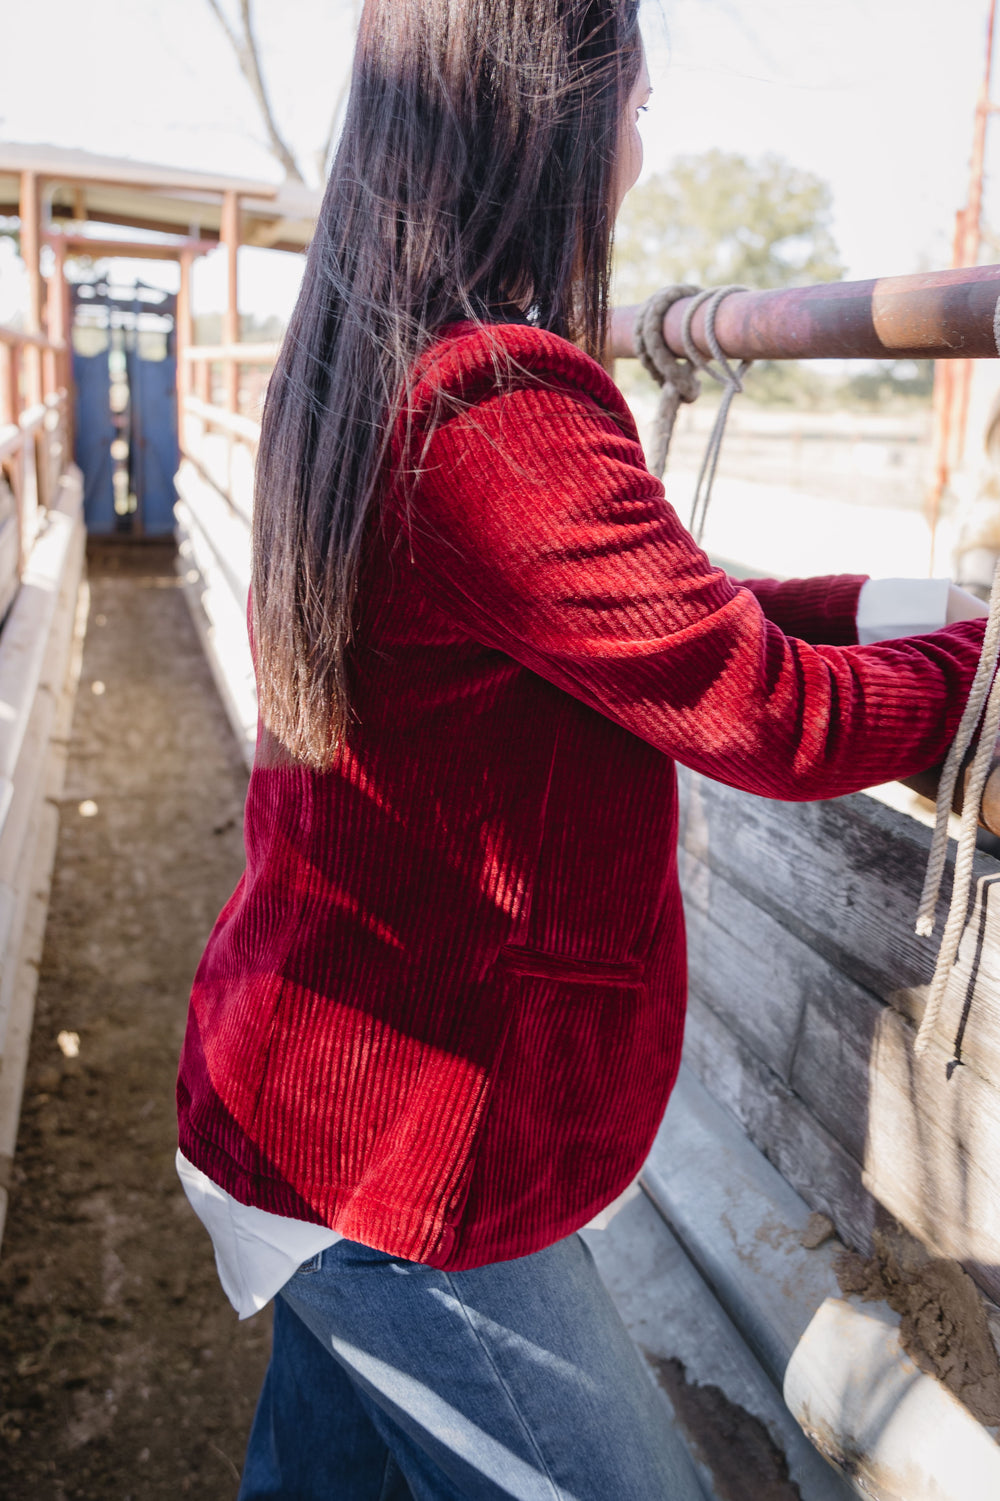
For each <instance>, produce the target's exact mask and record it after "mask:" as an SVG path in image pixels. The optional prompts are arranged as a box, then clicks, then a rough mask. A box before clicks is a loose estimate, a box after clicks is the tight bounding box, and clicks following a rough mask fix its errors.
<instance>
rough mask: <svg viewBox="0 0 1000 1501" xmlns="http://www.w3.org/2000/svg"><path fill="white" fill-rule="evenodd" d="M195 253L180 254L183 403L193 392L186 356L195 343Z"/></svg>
mask: <svg viewBox="0 0 1000 1501" xmlns="http://www.w3.org/2000/svg"><path fill="white" fill-rule="evenodd" d="M193 265H194V251H193V250H188V249H184V250H182V251H181V253H180V268H181V284H180V288H179V290H178V293H177V395H178V398H179V400H180V401H181V402H182V403H183V400H184V397H185V396H187V395H188V393H189V392H190V390H191V366H190V364H189V362H188V361H187V360H186V359H185V354H186V353H187V351H188V350H189V349H190V348H191V346H192V344H193V343H194V316H193V314H192V311H191V268H192V266H193Z"/></svg>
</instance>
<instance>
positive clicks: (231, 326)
mask: <svg viewBox="0 0 1000 1501" xmlns="http://www.w3.org/2000/svg"><path fill="white" fill-rule="evenodd" d="M220 238H221V240H222V243H223V244H224V245H225V247H226V269H227V274H228V279H227V292H228V295H227V299H226V313H225V317H224V319H223V324H222V334H223V342H224V343H226V344H238V343H239V341H240V301H239V280H238V266H237V263H238V257H239V248H240V200H239V195H238V194H236V193H234V192H227V193H225V194H224V195H223V199H222V225H221V231H220ZM239 399H240V372H239V366H238V365H237V364H236V361H235V360H230V361H229V362H228V363H227V365H226V406H227V408H228V409H229V411H230V412H236V411H238V410H239Z"/></svg>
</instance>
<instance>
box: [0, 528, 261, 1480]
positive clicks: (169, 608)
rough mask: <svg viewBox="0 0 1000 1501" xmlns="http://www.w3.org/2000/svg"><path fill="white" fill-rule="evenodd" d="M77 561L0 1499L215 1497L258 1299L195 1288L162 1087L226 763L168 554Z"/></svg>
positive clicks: (213, 871)
mask: <svg viewBox="0 0 1000 1501" xmlns="http://www.w3.org/2000/svg"><path fill="white" fill-rule="evenodd" d="M89 575H90V588H91V604H90V618H89V626H88V632H87V640H86V645H85V651H84V659H83V674H82V677H81V681H80V692H79V697H78V699H77V707H76V714H75V718H74V723H73V737H72V746H71V753H70V761H69V771H68V778H67V785H66V790H65V796H64V799H63V802H62V805H61V810H60V814H61V818H60V835H59V849H58V855H57V862H56V877H55V884H54V889H53V899H52V906H51V909H50V912H49V920H48V928H47V932H46V938H45V954H44V958H43V961H42V970H41V976H40V984H39V993H38V1005H37V1012H36V1021H35V1033H34V1039H33V1044H32V1051H31V1057H30V1061H29V1066H28V1077H27V1084H26V1091H25V1108H24V1114H23V1117H22V1121H21V1132H20V1138H19V1142H18V1149H17V1156H16V1159H15V1168H14V1179H15V1182H14V1190H13V1194H12V1202H11V1207H10V1212H9V1216H8V1221H7V1230H6V1235H5V1238H4V1244H3V1247H2V1252H0V1319H2V1323H0V1414H2V1415H0V1494H2V1495H3V1496H4V1497H5V1498H6V1501H70V1498H72V1501H77V1498H79V1501H84V1498H93V1501H140V1498H147V1497H148V1498H161V1497H162V1498H164V1501H166V1498H171V1501H174V1498H176V1497H178V1496H191V1497H200V1498H205V1501H221V1498H226V1497H231V1496H233V1495H234V1494H235V1491H236V1479H237V1473H238V1466H239V1464H240V1462H241V1458H242V1453H243V1446H244V1443H245V1439H246V1433H247V1429H248V1427H249V1423H250V1419H251V1416H252V1412H253V1403H254V1400H255V1397H256V1392H257V1388H258V1386H259V1383H260V1378H261V1375H262V1372H263V1368H264V1365H265V1363H266V1358H267V1345H268V1339H269V1315H266V1314H265V1315H261V1316H259V1317H257V1318H256V1319H252V1320H250V1321H249V1322H247V1323H244V1324H238V1323H237V1321H236V1318H235V1315H234V1314H233V1313H232V1312H231V1310H230V1308H229V1305H228V1304H227V1302H226V1301H225V1298H224V1297H223V1295H222V1293H221V1292H220V1290H219V1288H218V1284H217V1282H216V1279H215V1271H214V1266H213V1263H212V1257H211V1251H210V1247H209V1243H208V1240H207V1237H206V1236H205V1234H204V1232H203V1231H202V1229H201V1227H200V1225H199V1224H198V1222H197V1221H196V1220H195V1219H194V1216H193V1215H192V1214H191V1213H190V1211H189V1209H188V1207H187V1204H186V1201H185V1200H184V1197H183V1194H182V1193H181V1190H180V1188H179V1186H178V1183H177V1180H176V1178H175V1175H174V1169H173V1155H174V1148H175V1131H174V1113H173V1083H174V1072H175V1067H176V1059H177V1053H178V1049H179V1045H180V1040H181V1035H182V1029H183V1024H184V1014H185V1008H186V1002H187V991H188V987H189V984H190V980H191V975H192V973H193V970H194V967H195V964H196V963H197V960H198V956H199V954H200V951H201V947H202V944H203V943H204V940H205V937H206V935H207V933H208V931H209V928H210V926H211V924H212V921H213V920H214V918H215V915H216V913H217V911H218V909H219V907H220V906H221V905H222V902H223V901H224V900H225V898H226V896H227V895H228V894H229V892H230V890H231V889H232V887H233V885H234V883H235V881H236V879H237V877H238V875H239V871H240V869H241V867H242V842H241V814H242V804H243V795H244V791H245V786H246V776H245V773H244V770H243V766H242V762H241V760H240V756H239V752H238V750H237V748H236V745H235V742H234V740H233V737H232V735H231V734H230V732H229V728H228V725H227V722H226V720H225V717H224V714H223V711H222V708H221V705H220V703H219V700H218V698H217V696H216V694H215V690H214V688H213V685H212V681H211V678H210V675H209V671H208V667H207V665H206V662H205V658H204V656H203V654H202V652H201V649H200V646H199V643H198V640H197V637H196V635H195V632H194V629H193V627H192V624H191V621H190V618H189V616H188V613H187V608H186V605H185V602H184V598H183V596H182V594H181V592H180V590H179V589H178V587H177V584H176V576H175V573H174V567H173V559H172V550H171V549H170V548H168V547H151V546H145V547H141V548H139V547H132V548H128V547H125V548H122V547H118V548H115V547H112V546H104V547H96V548H92V550H91V555H90V563H89ZM95 805H96V806H95ZM60 1033H71V1034H72V1033H76V1034H78V1036H79V1056H78V1057H76V1058H67V1057H66V1056H65V1055H64V1052H63V1051H62V1050H61V1049H60V1047H59V1045H58V1043H57V1038H58V1036H59V1034H60ZM63 1042H64V1045H68V1047H69V1050H70V1051H72V1046H73V1045H72V1042H71V1041H70V1042H69V1043H68V1044H67V1039H66V1038H64V1039H63Z"/></svg>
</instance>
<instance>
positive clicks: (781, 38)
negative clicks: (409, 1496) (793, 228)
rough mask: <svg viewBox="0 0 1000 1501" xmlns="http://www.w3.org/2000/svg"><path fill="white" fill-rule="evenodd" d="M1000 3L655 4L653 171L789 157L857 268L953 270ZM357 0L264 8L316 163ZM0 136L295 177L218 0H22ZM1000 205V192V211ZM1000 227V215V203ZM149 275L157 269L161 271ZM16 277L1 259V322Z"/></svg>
mask: <svg viewBox="0 0 1000 1501" xmlns="http://www.w3.org/2000/svg"><path fill="white" fill-rule="evenodd" d="M224 3H227V4H229V5H230V6H231V7H232V9H233V10H235V6H234V5H233V0H224ZM988 3H989V0H948V3H947V4H942V3H941V0H837V3H835V4H834V3H831V0H646V7H645V8H646V31H647V35H648V38H649V42H650V53H651V59H650V60H651V70H652V74H653V82H654V86H655V95H654V99H653V102H652V109H651V111H650V113H649V115H647V116H646V119H645V124H644V135H645V140H646V151H647V170H655V169H657V168H660V167H663V166H665V165H666V164H667V163H668V162H669V160H670V158H671V157H672V156H673V155H675V154H678V153H683V152H692V151H703V150H706V149H708V148H709V147H711V146H719V147H722V148H724V149H726V150H736V151H742V152H745V153H746V154H748V155H757V154H759V153H762V152H765V151H774V152H778V153H780V154H782V155H783V156H785V157H787V158H788V159H789V160H790V161H792V162H793V163H795V164H796V165H797V166H800V167H805V168H809V169H811V170H813V171H815V172H818V173H819V174H820V175H821V176H823V177H824V178H825V179H826V180H827V181H828V182H829V183H830V185H831V187H832V189H833V195H834V212H835V221H834V232H835V235H836V239H837V242H838V245H839V247H840V252H841V255H842V258H843V259H844V261H845V262H846V264H847V266H848V275H849V276H852V277H867V276H874V275H880V274H901V273H904V272H908V271H913V270H916V269H920V268H922V267H925V266H931V265H945V264H947V262H948V259H949V250H950V243H951V234H952V228H953V223H954V213H955V210H956V208H958V207H959V205H960V204H961V202H962V201H963V199H964V196H965V191H966V180H967V173H968V158H969V151H970V145H971V137H972V116H973V108H974V104H975V98H976V92H977V89H978V87H979V81H980V77H981V74H982V69H983V63H984V58H983V52H984V43H985V26H986V16H987V11H988ZM352 9H353V7H352V4H351V3H350V0H257V3H256V10H255V14H256V17H257V26H258V32H259V36H260V40H261V44H262V49H263V51H264V53H265V55H266V65H267V72H268V82H269V85H270V89H271V93H272V98H273V102H274V106H275V111H276V113H277V115H278V117H279V120H280V122H281V124H282V126H283V128H284V129H285V131H286V133H287V135H288V137H289V138H290V139H291V141H292V142H293V144H294V146H295V147H296V148H297V150H299V151H300V152H301V154H302V155H303V156H308V155H309V154H310V153H311V152H314V151H315V149H316V148H317V146H318V145H319V143H320V142H321V141H322V139H323V136H324V134H325V131H326V125H327V119H328V116H329V113H330V109H331V106H332V103H333V101H334V99H335V98H336V96H337V93H338V90H339V88H340V85H341V83H342V81H343V78H344V75H345V72H346V69H347V66H348V62H349V56H350V51H351V32H352V19H351V14H352ZM995 92H996V93H997V95H998V96H1000V79H998V81H997V85H996V89H995ZM998 128H1000V127H998V126H997V125H996V123H994V124H993V125H992V126H991V131H992V132H996V131H997V129H998ZM0 136H2V137H3V138H4V139H7V140H14V141H49V142H53V143H55V144H57V145H63V146H78V147H83V148H85V149H88V150H91V151H99V152H107V153H110V154H114V155H128V156H133V157H136V158H137V159H140V160H146V161H155V162H167V163H172V164H177V165H183V166H191V167H203V168H206V169H215V170H220V171H229V172H234V173H239V174H245V175H249V176H256V177H270V178H273V177H275V176H277V175H278V169H277V168H276V166H275V164H274V163H273V161H272V159H271V158H270V156H269V155H268V153H267V151H266V149H265V147H264V146H263V144H262V130H261V127H260V125H259V124H258V121H257V117H256V114H255V109H254V105H253V102H252V100H251V98H250V96H249V93H248V90H247V88H246V86H245V84H244V83H243V81H242V79H241V77H240V75H239V73H238V70H237V67H236V64H235V61H234V59H233V57H232V54H231V52H230V51H229V48H228V44H227V42H226V41H225V38H224V37H223V35H222V33H221V31H220V28H219V25H218V22H217V21H216V20H215V18H214V17H213V16H212V14H211V12H210V9H209V6H208V0H88V3H86V4H81V3H80V0H47V3H46V4H44V5H41V4H32V3H30V0H22V3H20V4H18V5H14V4H10V5H8V6H7V7H5V16H4V22H3V47H2V49H0ZM991 141H992V148H991V150H992V155H990V154H988V162H987V164H988V166H992V165H993V164H994V163H995V167H994V170H993V171H992V172H991V177H992V178H994V179H996V180H997V181H998V182H1000V138H997V136H996V135H995V134H993V135H991ZM997 199H1000V193H998V194H994V193H992V191H991V187H990V186H989V185H988V187H987V200H986V206H987V216H988V217H990V206H991V201H996V200H997ZM992 219H993V222H995V223H997V224H998V226H1000V203H998V206H997V209H995V210H994V212H993V213H992ZM297 260H298V258H297V257H283V256H280V255H278V254H276V253H270V254H269V253H266V252H244V253H243V259H242V264H241V277H242V280H243V289H242V299H241V300H242V302H243V306H244V310H245V311H253V312H256V313H258V314H260V315H261V316H264V315H266V314H268V313H270V312H276V313H279V314H281V315H283V316H284V315H287V312H288V310H289V306H290V302H291V299H292V298H293V297H294V290H295V284H296V280H297V269H296V263H297ZM213 261H215V264H214V265H213ZM140 274H142V275H144V276H145V277H146V278H147V279H149V280H152V279H153V275H152V268H151V266H150V265H149V264H148V263H147V264H146V265H145V267H144V268H143V269H142V271H141V272H140ZM15 281H16V277H15V274H14V268H13V266H12V263H11V260H10V257H9V256H5V255H2V254H0V317H2V316H4V308H5V306H7V305H8V304H9V303H10V300H11V295H12V293H13V292H14V285H13V284H14V282H15ZM4 282H6V284H7V285H6V289H4V287H3V285H2V284H3V283H4ZM223 285H224V283H223V279H222V269H221V266H220V265H219V264H218V258H216V257H209V258H208V260H207V261H205V262H202V263H200V269H199V272H198V281H197V284H196V288H195V295H196V303H197V305H198V307H199V308H200V309H208V308H212V307H214V308H220V307H221V305H222V301H223Z"/></svg>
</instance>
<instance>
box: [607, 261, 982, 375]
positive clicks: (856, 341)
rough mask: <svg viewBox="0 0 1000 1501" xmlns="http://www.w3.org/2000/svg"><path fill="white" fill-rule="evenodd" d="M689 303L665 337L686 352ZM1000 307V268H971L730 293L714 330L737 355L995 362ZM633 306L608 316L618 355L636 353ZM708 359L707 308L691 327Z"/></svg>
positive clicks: (678, 307)
mask: <svg viewBox="0 0 1000 1501" xmlns="http://www.w3.org/2000/svg"><path fill="white" fill-rule="evenodd" d="M687 305H688V299H685V300H684V301H683V302H675V303H674V305H673V307H672V308H671V309H670V311H669V313H668V314H667V316H666V318H665V319H664V320H663V333H664V338H665V339H666V341H667V343H668V345H669V346H670V348H671V349H673V350H674V352H675V353H676V354H683V352H684V346H683V342H682V340H681V324H682V322H683V319H684V313H685V310H686V308H687ZM998 305H1000V266H971V267H966V268H962V269H960V270H948V271H929V272H923V273H921V274H919V275H915V276H886V277H879V278H878V279H876V280H874V281H842V282H827V283H824V284H822V285H820V286H814V287H790V288H787V289H784V290H781V291H777V292H734V293H733V295H732V296H731V297H727V298H726V299H725V301H724V302H723V303H722V305H721V307H720V308H719V311H718V315H717V317H716V320H715V331H716V333H717V335H718V338H719V343H720V344H721V346H722V348H723V349H724V350H725V352H726V354H727V355H729V356H730V357H731V358H733V359H749V360H803V359H806V360H810V359H811V360H815V359H996V358H997V357H998V354H1000V350H998V347H997V339H996V334H995V332H994V320H995V319H996V317H997V311H998ZM636 311H637V310H636V308H634V307H628V308H616V309H615V310H614V312H613V314H612V318H611V338H610V352H611V355H612V357H613V358H617V359H627V358H629V357H630V356H634V354H635V344H634V340H633V336H632V330H633V324H634V321H635V314H636ZM692 334H693V337H694V342H695V344H696V345H697V347H698V348H699V349H700V350H701V352H702V353H703V354H704V355H706V356H707V355H709V354H710V352H711V351H710V350H709V347H708V343H707V341H706V339H705V320H704V316H703V312H702V310H701V309H699V310H698V312H697V313H696V314H695V317H694V321H693V324H692Z"/></svg>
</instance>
